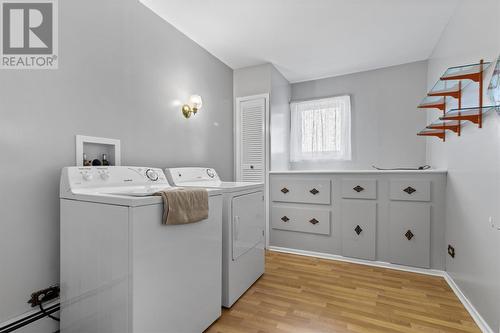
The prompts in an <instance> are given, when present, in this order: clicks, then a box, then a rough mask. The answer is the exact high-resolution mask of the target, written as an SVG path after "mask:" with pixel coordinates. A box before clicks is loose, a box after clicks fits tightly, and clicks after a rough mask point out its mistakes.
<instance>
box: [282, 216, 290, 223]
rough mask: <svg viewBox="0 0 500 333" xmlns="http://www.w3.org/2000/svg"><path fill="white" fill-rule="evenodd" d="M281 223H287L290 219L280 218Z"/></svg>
mask: <svg viewBox="0 0 500 333" xmlns="http://www.w3.org/2000/svg"><path fill="white" fill-rule="evenodd" d="M281 221H283V222H288V221H290V219H289V218H288V217H287V216H283V217H282V218H281Z"/></svg>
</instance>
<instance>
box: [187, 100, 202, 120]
mask: <svg viewBox="0 0 500 333" xmlns="http://www.w3.org/2000/svg"><path fill="white" fill-rule="evenodd" d="M202 106H203V101H202V99H201V96H200V95H191V97H189V103H188V104H184V105H183V106H182V114H183V115H184V117H186V118H190V117H191V115H192V114H196V113H197V112H198V111H199V110H200V109H201V107H202Z"/></svg>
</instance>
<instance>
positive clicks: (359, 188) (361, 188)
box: [353, 185, 365, 193]
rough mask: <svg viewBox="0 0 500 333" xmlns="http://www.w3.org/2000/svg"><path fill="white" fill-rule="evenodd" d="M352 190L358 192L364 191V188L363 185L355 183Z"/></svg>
mask: <svg viewBox="0 0 500 333" xmlns="http://www.w3.org/2000/svg"><path fill="white" fill-rule="evenodd" d="M353 190H354V191H356V192H358V193H359V192H362V191H364V190H365V189H364V188H363V187H361V186H359V185H357V186H356V187H355V188H353Z"/></svg>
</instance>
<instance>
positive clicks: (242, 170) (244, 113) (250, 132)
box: [236, 97, 266, 183]
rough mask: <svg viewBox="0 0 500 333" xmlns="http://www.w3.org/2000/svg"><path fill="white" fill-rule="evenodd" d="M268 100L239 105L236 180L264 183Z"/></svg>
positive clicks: (246, 101)
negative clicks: (265, 129)
mask: <svg viewBox="0 0 500 333" xmlns="http://www.w3.org/2000/svg"><path fill="white" fill-rule="evenodd" d="M265 114H266V99H265V98H264V97H259V98H255V99H251V100H245V101H241V102H240V103H239V115H238V125H239V126H238V132H239V133H237V137H238V139H239V140H238V141H239V143H238V145H239V154H238V155H239V156H238V159H239V160H238V163H237V166H236V167H237V173H236V178H237V180H238V181H244V182H259V183H262V182H264V169H265V140H264V128H265Z"/></svg>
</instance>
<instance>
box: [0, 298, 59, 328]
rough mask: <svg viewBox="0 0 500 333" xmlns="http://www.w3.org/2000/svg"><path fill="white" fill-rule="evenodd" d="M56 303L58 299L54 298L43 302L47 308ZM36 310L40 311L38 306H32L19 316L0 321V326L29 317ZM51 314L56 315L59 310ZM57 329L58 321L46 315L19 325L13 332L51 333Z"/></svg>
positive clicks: (36, 311)
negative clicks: (22, 325) (21, 325)
mask: <svg viewBox="0 0 500 333" xmlns="http://www.w3.org/2000/svg"><path fill="white" fill-rule="evenodd" d="M57 303H59V299H56V300H53V301H51V302H48V303H46V304H44V307H45V308H49V307H51V306H53V305H55V304H57ZM38 312H40V310H39V309H38V308H33V309H32V310H30V311H28V312H25V313H23V314H21V315H19V316H16V317H14V318H11V319H9V320H7V321H4V322H3V323H0V328H2V327H5V326H7V325H10V324H12V323H15V322H17V321H18V320H22V319H24V318H26V317H29V316H31V315H34V314H36V313H38ZM53 315H54V316H56V317H58V316H59V312H56V313H54V314H53ZM58 329H59V323H58V322H56V321H54V320H53V319H50V318H48V317H44V318H41V319H39V320H36V321H34V322H32V323H30V324H28V325H26V326H24V327H20V328H19V329H17V330H15V331H14V332H15V333H53V332H55V331H56V330H58ZM0 330H1V329H0Z"/></svg>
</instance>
